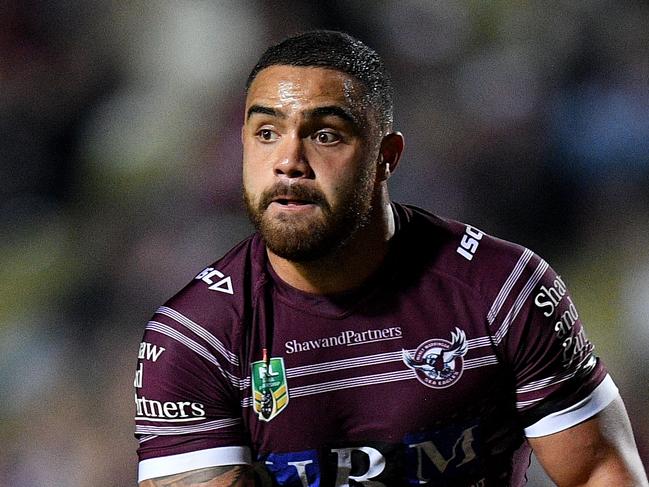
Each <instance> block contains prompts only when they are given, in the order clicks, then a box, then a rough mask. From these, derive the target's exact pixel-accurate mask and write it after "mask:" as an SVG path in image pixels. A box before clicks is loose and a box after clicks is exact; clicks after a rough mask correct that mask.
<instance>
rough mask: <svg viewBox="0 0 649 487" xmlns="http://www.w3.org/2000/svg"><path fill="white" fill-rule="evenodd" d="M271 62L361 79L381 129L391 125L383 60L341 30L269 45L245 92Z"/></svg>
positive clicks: (389, 93) (388, 84)
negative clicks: (343, 74) (322, 70)
mask: <svg viewBox="0 0 649 487" xmlns="http://www.w3.org/2000/svg"><path fill="white" fill-rule="evenodd" d="M274 65H287V66H304V67H309V66H314V67H322V68H329V69H334V70H337V71H342V72H343V73H346V74H348V75H349V76H352V77H354V78H356V79H357V80H358V81H360V82H361V84H362V85H363V87H364V88H365V91H366V96H367V102H368V104H369V106H372V107H375V109H376V114H377V117H378V122H379V125H380V126H381V128H382V129H390V128H391V127H392V117H393V103H392V81H391V80H390V75H389V73H388V72H387V70H386V69H385V65H384V64H383V60H382V59H381V57H380V56H379V55H378V54H377V53H376V51H374V49H372V48H370V47H368V46H367V45H366V44H364V43H363V42H361V41H359V40H358V39H355V38H354V37H352V36H350V35H349V34H345V33H344V32H337V31H332V30H314V31H310V32H305V33H302V34H297V35H294V36H291V37H288V38H286V39H284V40H283V41H281V42H279V43H278V44H275V45H273V46H271V47H269V48H268V49H267V50H266V52H265V53H264V54H263V55H262V56H261V58H260V59H259V61H258V62H257V64H256V65H255V67H254V68H253V70H252V71H251V73H250V75H249V76H248V80H247V81H246V93H248V90H249V88H250V85H251V84H252V82H253V81H254V79H255V78H256V77H257V75H258V74H259V72H260V71H261V70H263V69H265V68H268V67H270V66H274Z"/></svg>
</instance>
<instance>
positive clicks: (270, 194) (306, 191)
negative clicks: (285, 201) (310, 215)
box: [259, 182, 331, 211]
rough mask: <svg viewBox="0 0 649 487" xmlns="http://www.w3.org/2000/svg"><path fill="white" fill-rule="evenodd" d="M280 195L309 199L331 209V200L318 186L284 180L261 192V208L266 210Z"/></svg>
mask: <svg viewBox="0 0 649 487" xmlns="http://www.w3.org/2000/svg"><path fill="white" fill-rule="evenodd" d="M278 197H286V198H289V199H290V198H295V199H298V200H303V201H309V202H311V203H314V204H316V205H319V206H321V207H323V208H325V209H327V210H329V209H331V208H330V206H329V202H328V201H327V199H326V198H325V196H324V194H322V193H321V192H320V191H319V190H317V189H316V188H313V187H311V186H306V185H304V184H291V185H289V184H286V183H284V182H278V183H275V184H274V185H273V186H271V187H270V188H268V189H267V190H265V191H264V192H263V193H262V194H261V198H260V199H259V209H260V210H262V211H263V210H265V209H266V208H268V205H270V204H271V203H272V202H273V200H274V199H276V198H278Z"/></svg>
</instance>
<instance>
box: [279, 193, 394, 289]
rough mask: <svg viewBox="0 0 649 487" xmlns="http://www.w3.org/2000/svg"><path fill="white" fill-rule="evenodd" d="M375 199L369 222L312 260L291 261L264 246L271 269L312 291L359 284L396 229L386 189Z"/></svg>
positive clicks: (382, 256)
mask: <svg viewBox="0 0 649 487" xmlns="http://www.w3.org/2000/svg"><path fill="white" fill-rule="evenodd" d="M378 199H379V203H378V204H376V205H375V206H374V208H373V211H372V215H371V217H370V221H369V223H368V225H365V227H364V228H362V229H360V230H358V231H357V232H356V233H355V234H354V235H353V236H352V238H351V239H350V241H349V242H348V243H347V245H345V246H344V247H343V248H341V249H339V250H338V251H336V252H332V253H331V254H330V255H327V256H326V257H324V258H322V259H318V260H316V261H312V262H293V261H290V260H286V259H283V258H282V257H279V256H278V255H276V254H274V253H273V252H271V251H270V250H267V252H268V259H269V260H270V264H271V265H272V266H273V270H274V271H275V272H276V273H277V275H278V276H279V277H280V278H281V279H282V280H283V281H284V282H286V283H287V284H289V285H291V286H293V287H294V288H297V289H299V290H301V291H304V292H307V293H312V294H334V293H340V292H344V291H349V290H351V289H354V288H357V287H359V286H360V285H362V284H363V283H364V282H365V281H366V280H367V279H369V278H370V277H371V276H372V275H373V274H374V273H375V272H376V271H377V270H378V268H379V267H380V266H381V264H382V263H383V261H384V260H385V257H386V255H387V253H388V248H389V241H390V239H391V238H392V236H393V235H394V232H395V223H394V215H393V213H392V208H391V206H390V200H389V198H388V196H387V191H383V192H382V194H381V197H380V198H378Z"/></svg>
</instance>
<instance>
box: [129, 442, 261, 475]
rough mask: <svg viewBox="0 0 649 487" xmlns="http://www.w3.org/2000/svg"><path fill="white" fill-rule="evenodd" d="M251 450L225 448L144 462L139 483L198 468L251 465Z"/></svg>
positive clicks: (150, 459) (140, 470) (245, 448)
mask: <svg viewBox="0 0 649 487" xmlns="http://www.w3.org/2000/svg"><path fill="white" fill-rule="evenodd" d="M251 463H252V459H251V455H250V448H248V447H247V446H225V447H221V448H209V449H207V450H198V451H193V452H189V453H179V454H178V455H169V456H166V457H158V458H149V459H147V460H142V461H141V462H140V464H139V467H138V482H142V481H143V480H147V479H154V478H157V477H164V476H165V475H173V474H176V473H182V472H188V471H190V470H196V469H198V468H206V467H219V466H222V465H250V464H251Z"/></svg>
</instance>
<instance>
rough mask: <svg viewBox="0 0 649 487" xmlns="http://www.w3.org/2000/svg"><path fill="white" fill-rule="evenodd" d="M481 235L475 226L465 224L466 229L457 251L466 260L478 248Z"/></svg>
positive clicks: (469, 258)
mask: <svg viewBox="0 0 649 487" xmlns="http://www.w3.org/2000/svg"><path fill="white" fill-rule="evenodd" d="M483 235H484V233H482V232H481V231H480V230H478V229H477V228H475V227H472V226H471V225H467V226H466V231H465V232H464V235H462V241H461V242H460V245H459V246H458V248H457V253H458V254H460V255H461V256H462V257H464V258H465V259H466V260H471V259H473V255H474V254H475V253H476V251H477V250H478V245H480V240H481V239H482V236H483Z"/></svg>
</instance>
